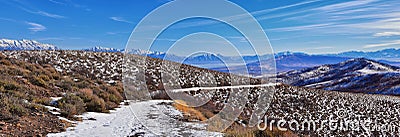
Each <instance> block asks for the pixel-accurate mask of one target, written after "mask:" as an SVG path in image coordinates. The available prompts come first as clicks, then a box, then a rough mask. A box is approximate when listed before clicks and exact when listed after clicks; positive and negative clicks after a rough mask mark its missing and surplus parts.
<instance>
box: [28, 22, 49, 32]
mask: <svg viewBox="0 0 400 137" xmlns="http://www.w3.org/2000/svg"><path fill="white" fill-rule="evenodd" d="M26 24H28V25H30V26H31V27H30V28H28V29H29V30H31V31H32V32H38V31H45V30H46V27H45V26H43V25H41V24H38V23H34V22H26Z"/></svg>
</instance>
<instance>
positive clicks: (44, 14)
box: [20, 7, 66, 19]
mask: <svg viewBox="0 0 400 137" xmlns="http://www.w3.org/2000/svg"><path fill="white" fill-rule="evenodd" d="M20 8H21V9H22V10H24V11H26V12H28V13H32V14H36V15H40V16H44V17H50V18H56V19H60V18H66V17H65V16H62V15H58V14H53V13H48V12H45V11H41V10H39V11H32V10H28V9H25V8H22V7H20Z"/></svg>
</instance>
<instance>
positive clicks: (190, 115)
mask: <svg viewBox="0 0 400 137" xmlns="http://www.w3.org/2000/svg"><path fill="white" fill-rule="evenodd" d="M173 106H174V107H175V109H177V110H179V111H181V112H182V113H183V115H184V119H186V120H188V121H196V120H200V121H205V120H207V118H206V117H205V116H204V115H203V114H202V113H201V112H200V111H198V110H196V109H194V108H193V107H190V106H188V105H187V103H186V102H185V101H183V100H174V103H173Z"/></svg>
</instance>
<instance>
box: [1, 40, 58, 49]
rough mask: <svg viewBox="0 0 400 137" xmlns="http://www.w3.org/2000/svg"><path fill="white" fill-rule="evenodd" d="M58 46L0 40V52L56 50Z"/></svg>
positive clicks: (29, 41) (36, 42)
mask: <svg viewBox="0 0 400 137" xmlns="http://www.w3.org/2000/svg"><path fill="white" fill-rule="evenodd" d="M56 49H58V48H57V47H56V46H54V45H51V44H44V43H40V42H38V41H35V40H26V39H22V40H10V39H0V50H56Z"/></svg>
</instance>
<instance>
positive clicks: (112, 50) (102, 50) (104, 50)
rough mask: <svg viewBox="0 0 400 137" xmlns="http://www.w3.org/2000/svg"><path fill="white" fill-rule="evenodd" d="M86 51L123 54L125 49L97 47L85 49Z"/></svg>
mask: <svg viewBox="0 0 400 137" xmlns="http://www.w3.org/2000/svg"><path fill="white" fill-rule="evenodd" d="M84 51H93V52H123V51H124V49H117V48H107V47H101V46H96V47H92V48H88V49H84Z"/></svg>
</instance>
